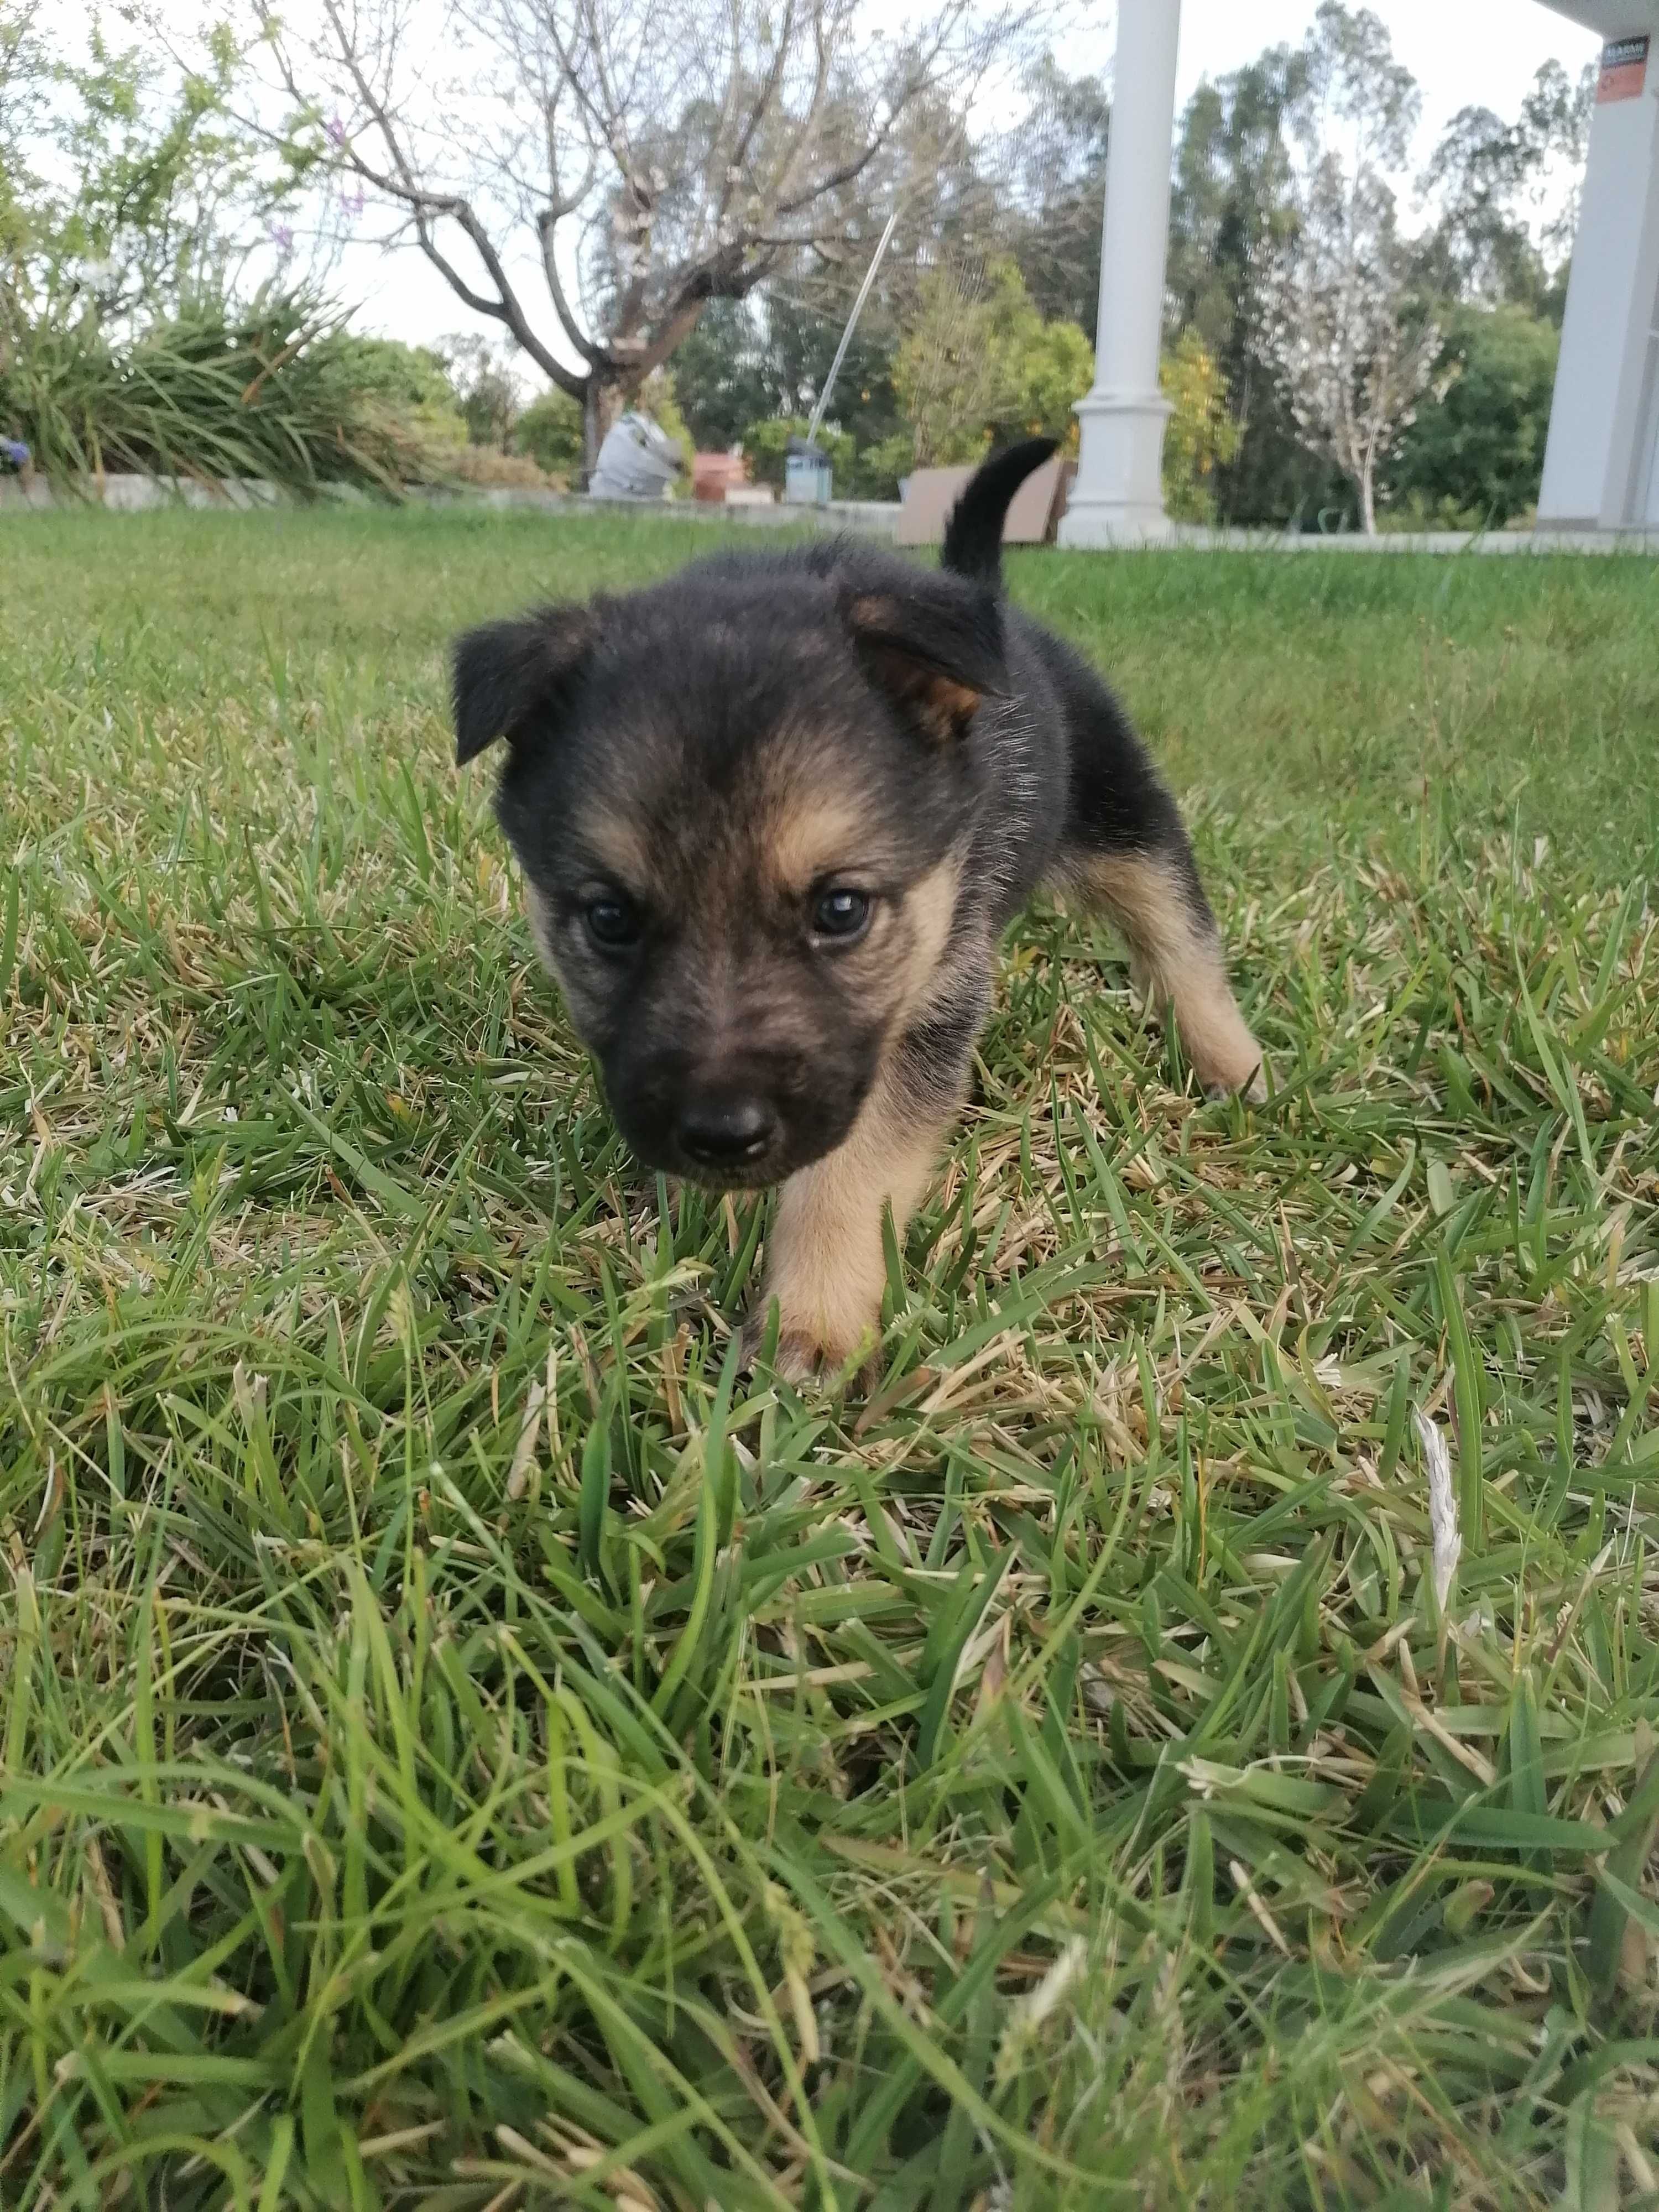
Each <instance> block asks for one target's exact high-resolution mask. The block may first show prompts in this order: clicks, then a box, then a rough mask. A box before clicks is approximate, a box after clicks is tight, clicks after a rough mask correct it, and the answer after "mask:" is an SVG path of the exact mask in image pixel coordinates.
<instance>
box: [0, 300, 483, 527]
mask: <svg viewBox="0 0 1659 2212" xmlns="http://www.w3.org/2000/svg"><path fill="white" fill-rule="evenodd" d="M411 350H412V349H408V348H399V349H396V354H397V356H408V355H409V354H410V352H411ZM0 418H3V419H4V420H5V422H7V423H8V424H9V425H10V426H13V427H14V428H15V435H17V436H19V437H21V438H23V439H24V440H26V441H27V444H28V445H29V447H30V448H31V450H32V451H33V455H34V459H35V465H36V466H37V467H38V468H39V469H40V471H42V472H43V473H44V474H45V475H46V476H47V477H50V478H51V479H52V481H53V482H55V483H59V484H62V485H65V486H75V485H80V484H84V483H85V482H86V481H87V480H88V478H95V477H99V476H101V475H103V474H104V473H106V471H136V472H137V473H138V474H141V475H145V476H179V477H198V478H209V479H213V480H222V479H225V478H228V477H244V478H245V477H254V478H261V479H264V480H266V481H268V482H270V483H276V484H278V485H280V486H282V487H283V489H285V490H288V491H290V492H294V493H297V494H299V495H301V496H305V495H312V494H314V493H315V492H317V491H318V490H319V489H321V487H322V486H323V485H325V484H327V483H349V484H356V485H358V486H360V487H362V489H368V490H375V491H380V492H382V493H385V494H387V495H396V494H397V493H398V490H399V489H400V488H401V487H402V486H403V485H404V484H405V483H412V482H418V481H422V480H426V479H428V478H432V477H441V476H442V475H443V474H444V473H445V471H444V465H443V464H444V456H445V453H447V451H450V450H453V446H454V444H455V442H456V441H455V438H454V435H453V409H449V408H447V407H446V405H445V404H444V402H443V400H442V398H441V394H440V392H439V388H438V386H437V385H436V384H435V383H434V382H433V381H431V380H430V379H429V378H428V375H427V374H426V372H425V370H424V368H421V367H419V366H418V365H417V366H416V367H415V368H411V366H410V362H408V361H406V360H403V359H398V358H394V356H393V355H392V353H390V352H388V351H387V350H386V349H385V347H384V344H383V343H382V342H377V341H371V340H365V339H362V338H360V337H355V336H353V335H352V334H351V333H349V332H348V331H344V330H343V329H342V328H341V327H340V326H339V324H338V322H337V320H336V319H334V318H332V317H331V315H330V314H329V313H328V312H327V311H326V310H325V309H324V308H322V307H320V306H319V304H318V303H317V302H316V301H312V300H308V299H307V298H305V297H303V296H301V295H285V294H279V293H275V292H268V293H262V294H260V295H258V296H257V297H256V298H255V299H254V300H252V301H251V302H249V304H248V305H247V306H246V307H242V308H237V307H232V306H230V305H228V303H227V302H225V301H212V300H207V301H197V302H195V303H191V304H190V305H187V306H186V307H184V308H183V309H181V310H180V312H179V313H177V314H175V315H173V316H169V317H168V318H167V319H165V320H161V321H157V322H155V323H154V324H152V325H150V326H149V328H148V329H146V330H144V331H142V332H141V333H140V334H139V335H138V336H137V337H136V338H134V339H132V340H131V342H121V341H117V340H114V339H112V337H110V336H109V334H108V333H107V332H106V331H105V330H104V329H103V327H102V326H101V325H100V323H99V322H98V320H97V319H96V318H95V317H94V316H93V315H92V314H90V313H87V312H85V311H83V310H82V311H69V310H62V309H60V310H52V309H48V310H47V311H46V312H44V313H39V314H37V315H35V316H33V318H30V317H27V316H26V314H25V313H24V312H23V309H22V307H21V302H20V301H19V300H18V299H17V297H16V295H11V296H10V297H9V298H6V299H0Z"/></svg>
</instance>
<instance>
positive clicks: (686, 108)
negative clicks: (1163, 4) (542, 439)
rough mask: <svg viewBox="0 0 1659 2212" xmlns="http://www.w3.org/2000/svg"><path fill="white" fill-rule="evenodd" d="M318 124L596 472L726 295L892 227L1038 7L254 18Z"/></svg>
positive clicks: (585, 3) (362, 9) (426, 1)
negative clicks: (898, 187) (941, 109)
mask: <svg viewBox="0 0 1659 2212" xmlns="http://www.w3.org/2000/svg"><path fill="white" fill-rule="evenodd" d="M251 4H252V6H253V7H254V9H255V10H256V13H257V14H258V18H259V21H260V24H261V27H262V31H263V34H264V39H265V40H266V42H267V50H268V52H269V53H270V57H271V58H272V63H273V66H274V68H275V70H276V74H277V76H278V77H279V79H280V81H281V83H282V84H283V87H284V88H285V89H286V92H287V94H288V96H289V99H290V100H291V101H292V102H293V104H294V107H295V112H296V115H297V118H298V121H297V124H296V125H295V135H296V136H300V137H303V136H304V134H305V133H306V132H307V131H309V132H310V133H311V135H312V138H313V143H315V144H316V145H317V146H318V147H319V149H320V150H321V151H322V153H323V154H324V155H325V158H326V159H328V160H329V161H331V163H332V164H333V165H334V166H335V167H336V168H337V170H339V171H341V172H343V173H344V174H345V175H346V176H348V177H349V178H350V179H353V180H354V181H355V185H356V187H357V188H359V189H361V191H362V192H363V193H364V194H365V195H366V196H367V200H368V210H366V216H367V219H368V221H370V222H372V221H373V220H374V213H375V211H376V210H378V212H379V215H380V217H381V218H382V220H381V222H380V235H381V236H382V237H383V238H385V239H386V240H396V241H398V242H403V243H407V244H410V245H412V246H415V247H416V248H418V250H419V251H420V252H422V253H423V254H424V255H425V256H426V258H427V259H428V261H429V262H430V263H431V264H432V265H433V266H434V267H435V269H436V270H438V271H439V272H440V274H441V276H443V277H444V279H445V281H446V282H447V283H448V284H449V286H450V287H451V289H452V290H453V292H454V293H455V295H456V297H457V298H458V299H459V300H460V301H462V302H463V304H464V305H465V307H468V308H470V309H471V311H472V313H475V314H477V315H479V316H483V317H486V318H489V319H491V320H492V321H494V322H495V323H498V324H500V325H503V326H504V327H505V329H506V331H507V332H508V333H510V335H511V337H512V339H513V342H514V343H516V344H517V345H518V346H519V347H520V348H522V349H523V351H524V352H525V353H526V355H528V356H529V357H530V359H531V360H532V362H534V363H535V364H536V366H537V367H538V368H540V369H541V370H542V372H543V373H544V374H545V375H546V376H547V377H548V378H549V379H550V380H551V382H552V383H553V384H554V385H556V386H557V387H558V388H559V389H560V390H562V391H563V392H568V394H569V395H570V396H571V397H572V398H575V399H577V400H579V401H580V402H581V403H582V404H583V407H584V410H585V415H586V446H587V452H588V458H589V461H590V465H591V462H592V457H593V454H594V453H595V451H596V449H597V446H598V441H599V438H600V436H601V435H603V432H604V430H605V428H606V427H607V426H608V423H609V422H610V420H611V418H612V417H613V416H614V414H615V413H616V412H617V410H618V409H619V408H620V407H622V406H623V405H626V404H628V402H629V399H630V398H632V397H633V395H634V394H635V393H636V392H638V390H639V388H640V386H641V384H642V383H643V382H644V380H645V379H646V378H647V376H649V375H650V374H652V372H653V370H655V369H657V368H660V367H661V366H663V365H664V364H665V362H668V361H669V359H670V358H671V356H672V354H673V352H674V349H675V348H676V347H677V346H678V345H679V344H680V343H681V342H682V341H683V340H684V338H685V337H687V336H688V335H689V334H690V331H691V330H692V329H693V328H694V327H695V325H696V322H697V319H698V318H699V316H700V315H701V314H702V311H703V308H704V307H705V306H706V305H707V304H708V301H710V300H715V299H742V298H744V296H745V295H747V294H749V293H750V291H752V290H753V289H755V288H756V287H757V285H759V284H761V283H763V282H764V281H765V280H766V279H767V277H768V276H770V275H771V274H773V273H774V272H775V270H778V269H779V268H780V267H781V266H783V265H787V264H794V263H798V262H799V260H800V259H801V258H803V257H806V258H811V257H813V256H817V257H820V258H829V259H834V258H849V257H854V258H855V257H856V255H857V254H858V253H859V252H860V251H861V250H866V246H865V242H866V240H868V241H871V242H873V240H874V237H875V235H876V234H878V232H879V231H880V229H881V227H882V221H883V216H884V212H885V210H884V207H883V206H882V205H881V204H880V202H881V199H882V197H883V189H884V181H885V180H884V168H885V167H886V165H887V164H888V163H889V162H890V160H891V158H892V154H893V149H894V148H895V146H896V143H897V141H898V139H899V138H900V137H901V135H902V132H903V131H904V129H905V127H906V125H907V121H908V118H912V117H913V116H915V115H916V114H917V113H919V112H921V111H923V110H925V109H926V108H927V106H929V105H930V104H936V103H937V102H939V101H940V100H945V101H948V102H950V103H951V104H953V105H956V106H960V104H961V103H962V102H963V100H964V99H965V98H966V96H967V94H968V93H969V90H970V88H972V86H973V85H974V84H975V82H978V81H979V80H980V78H981V77H982V76H983V75H984V73H985V71H986V70H987V68H988V67H989V66H990V65H991V64H992V63H993V62H994V59H995V58H996V57H997V56H998V55H999V54H1000V52H1003V51H1004V49H1005V48H1006V46H1007V45H1008V44H1009V42H1010V41H1011V40H1013V39H1014V37H1015V36H1016V35H1017V33H1018V30H1019V28H1020V27H1021V25H1022V24H1023V22H1024V19H1025V0H1006V4H1001V5H993V6H992V7H990V8H986V7H983V6H981V5H978V4H976V0H923V5H922V7H921V9H919V10H918V12H917V13H915V15H912V16H910V17H909V18H908V20H905V19H902V18H901V17H900V15H898V14H897V13H896V12H892V11H889V10H887V9H869V8H867V7H866V6H865V5H864V4H863V0H284V4H283V5H282V6H281V7H280V9H279V7H278V6H277V4H276V0H251Z"/></svg>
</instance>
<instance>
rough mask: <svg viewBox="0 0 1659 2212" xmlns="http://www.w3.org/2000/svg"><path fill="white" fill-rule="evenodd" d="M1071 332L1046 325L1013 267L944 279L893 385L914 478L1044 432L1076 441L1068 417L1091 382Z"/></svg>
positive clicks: (925, 303)
mask: <svg viewBox="0 0 1659 2212" xmlns="http://www.w3.org/2000/svg"><path fill="white" fill-rule="evenodd" d="M1094 361H1095V357H1094V349H1093V347H1092V346H1091V344H1090V343H1089V341H1088V340H1087V338H1085V337H1084V335H1083V333H1082V331H1080V330H1079V328H1078V327H1077V325H1076V324H1075V323H1073V322H1068V321H1057V322H1052V323H1045V322H1044V321H1043V319H1042V316H1041V315H1040V314H1039V313H1038V312H1037V310H1036V306H1035V305H1034V303H1033V301H1032V300H1031V296H1030V293H1029V292H1027V290H1026V289H1025V282H1024V278H1023V277H1022V276H1021V275H1020V273H1019V270H1018V268H1017V267H1016V265H1015V264H1014V263H1013V262H1012V260H1011V259H1007V258H1004V259H1002V260H1000V261H998V262H995V263H994V264H992V266H991V267H990V269H988V270H987V271H986V272H985V275H984V277H983V279H982V281H981V280H975V279H972V278H965V277H964V276H963V275H961V274H960V273H958V272H957V271H955V270H948V269H945V270H936V271H934V273H933V275H932V276H929V277H928V278H927V281H926V282H925V283H923V285H922V287H921V312H920V313H919V315H918V316H917V319H916V321H915V325H914V326H913V327H912V329H911V330H910V331H909V332H908V335H907V336H906V337H905V340H904V343H902V345H901V346H900V348H899V350H898V358H897V361H896V363H895V365H894V373H893V381H894V386H895V388H896V391H897V393H898V397H899V401H900V404H901V405H902V408H903V410H904V413H905V416H906V418H907V419H908V422H909V423H910V426H911V428H912V432H913V434H914V437H915V463H916V465H917V467H918V468H928V467H933V466H937V465H943V464H949V463H951V462H953V461H969V460H975V459H977V458H978V457H979V455H980V454H981V453H983V452H984V451H985V449H986V447H987V446H990V445H993V444H1000V443H1004V442H1006V441H1007V440H1009V439H1011V438H1018V437H1029V436H1031V435H1035V434H1036V433H1037V432H1040V431H1046V432H1047V433H1048V435H1050V436H1051V437H1057V438H1074V437H1075V434H1076V427H1077V426H1076V420H1075V417H1074V416H1073V412H1072V410H1073V405H1074V404H1075V403H1076V401H1078V400H1079V399H1080V398H1082V396H1083V394H1084V393H1085V392H1086V391H1087V390H1088V389H1089V386H1090V384H1091V381H1092V380H1093V377H1094Z"/></svg>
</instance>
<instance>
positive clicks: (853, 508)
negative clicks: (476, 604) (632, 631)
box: [0, 476, 1659, 556]
mask: <svg viewBox="0 0 1659 2212" xmlns="http://www.w3.org/2000/svg"><path fill="white" fill-rule="evenodd" d="M321 491H322V495H323V498H324V500H325V501H327V502H328V503H330V504H331V505H337V506H341V507H370V506H374V505H376V504H378V502H376V501H373V500H371V498H370V497H369V495H368V494H367V493H366V492H363V491H361V490H359V489H357V487H356V485H355V484H325V485H323V486H322V487H321ZM405 496H406V498H407V499H408V501H410V504H411V505H416V506H425V507H492V508H497V509H506V508H508V507H527V508H531V509H533V510H535V511H537V512H538V513H544V514H592V513H608V514H641V515H648V516H655V517H657V518H659V519H661V520H668V521H671V522H729V523H740V524H744V525H747V526H750V527H752V528H756V529H763V530H770V529H775V528H777V527H778V526H780V525H787V524H794V525H796V526H805V527H808V528H812V527H816V528H817V529H820V530H826V529H827V530H849V531H854V532H857V533H858V534H859V535H860V536H861V537H866V538H885V539H887V540H889V541H892V540H894V539H895V538H897V536H898V520H899V513H900V509H899V504H898V501H896V500H893V501H886V500H855V499H836V500H830V501H828V502H827V503H825V504H823V505H821V506H792V505H791V504H790V503H789V502H788V501H779V502H778V503H777V505H776V506H774V507H750V506H749V505H747V504H744V505H742V506H738V507H726V506H715V505H714V504H713V503H712V502H710V501H703V500H691V499H676V500H666V499H665V500H633V499H624V500H616V499H590V498H588V497H587V496H586V495H584V494H582V493H579V492H563V491H539V490H538V489H536V488H535V487H534V486H532V485H524V484H489V485H472V484H464V485H459V486H457V487H455V488H454V489H450V488H449V487H447V486H440V485H435V484H422V485H414V486H410V487H409V488H408V489H407V491H406V493H405ZM295 504H297V502H296V501H295V500H294V499H293V498H292V497H291V496H290V495H289V494H288V493H286V492H284V491H283V489H281V488H280V486H278V485H276V484H273V483H264V482H262V481H260V480H258V479H257V478H244V479H241V480H239V481H233V482H228V483H207V482H205V481H204V480H203V479H202V478H199V477H142V476H106V477H100V478H99V479H98V480H97V481H96V482H95V483H88V486H87V488H86V492H85V495H83V496H77V495H75V494H73V493H63V492H58V491H57V490H55V489H53V487H52V485H51V484H50V483H47V482H46V479H45V478H44V477H0V515H5V514H15V513H50V512H54V511H63V510H66V509H67V510H73V509H76V508H77V507H88V506H91V507H103V508H104V509H105V510H106V512H108V513H117V514H136V513H147V512H150V511H153V510H155V509H156V508H161V507H190V508H193V509H196V510H197V511H201V510H205V509H210V508H215V507H216V508H219V509H221V510H224V509H228V508H240V509H243V510H247V509H250V508H257V507H292V506H295ZM1124 542H1125V544H1126V545H1127V546H1130V547H1139V546H1140V545H1143V544H1146V540H1143V539H1133V540H1126V541H1124ZM1152 542H1153V543H1154V544H1157V545H1161V546H1165V547H1186V548H1188V549H1189V550H1194V551H1199V552H1208V553H1321V552H1323V553H1516V554H1528V553H1635V554H1647V555H1650V556H1651V555H1655V554H1659V532H1651V531H1649V532H1643V531H1639V530H1624V531H1601V530H1497V531H1486V532H1480V531H1449V530H1437V531H1407V530H1389V531H1384V532H1383V534H1382V536H1381V537H1378V538H1364V537H1361V536H1360V535H1359V533H1358V532H1357V531H1344V532H1338V533H1333V534H1332V535H1331V536H1329V537H1324V536H1321V535H1319V534H1317V533H1315V532H1291V531H1275V530H1208V529H1203V528H1200V527H1199V526H1195V525H1191V524H1180V525H1176V526H1174V527H1172V528H1171V529H1170V531H1169V532H1168V533H1167V534H1166V535H1161V536H1160V537H1158V538H1157V539H1156V540H1154V541H1152Z"/></svg>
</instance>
